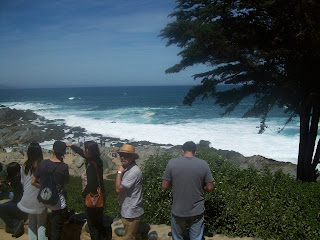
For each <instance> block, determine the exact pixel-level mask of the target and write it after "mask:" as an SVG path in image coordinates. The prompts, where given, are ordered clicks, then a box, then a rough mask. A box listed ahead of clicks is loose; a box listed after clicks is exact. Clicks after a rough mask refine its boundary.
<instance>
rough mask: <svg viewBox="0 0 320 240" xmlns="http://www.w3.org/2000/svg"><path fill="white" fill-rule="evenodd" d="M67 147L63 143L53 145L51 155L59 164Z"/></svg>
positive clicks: (57, 142) (58, 142)
mask: <svg viewBox="0 0 320 240" xmlns="http://www.w3.org/2000/svg"><path fill="white" fill-rule="evenodd" d="M66 148H67V145H66V144H65V143H64V142H61V141H56V142H54V144H53V154H54V155H55V156H56V158H58V159H59V160H60V161H61V162H63V156H64V155H65V154H66Z"/></svg>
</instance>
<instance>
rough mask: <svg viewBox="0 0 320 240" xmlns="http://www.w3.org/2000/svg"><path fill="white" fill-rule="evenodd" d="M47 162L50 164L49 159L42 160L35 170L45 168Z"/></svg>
mask: <svg viewBox="0 0 320 240" xmlns="http://www.w3.org/2000/svg"><path fill="white" fill-rule="evenodd" d="M48 161H49V162H50V160H49V159H43V160H41V161H40V162H39V164H38V167H37V168H41V167H42V166H45V165H46V164H48Z"/></svg>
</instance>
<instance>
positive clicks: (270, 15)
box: [160, 0, 320, 181]
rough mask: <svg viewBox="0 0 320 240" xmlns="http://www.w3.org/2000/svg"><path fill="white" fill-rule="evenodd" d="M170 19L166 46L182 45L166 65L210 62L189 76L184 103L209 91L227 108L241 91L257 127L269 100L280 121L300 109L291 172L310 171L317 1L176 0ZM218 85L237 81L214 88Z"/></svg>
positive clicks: (303, 174)
mask: <svg viewBox="0 0 320 240" xmlns="http://www.w3.org/2000/svg"><path fill="white" fill-rule="evenodd" d="M176 2H177V6H176V8H175V10H174V11H173V13H171V14H170V15H169V16H170V17H172V18H173V19H174V21H173V22H171V23H169V24H167V26H166V27H165V28H164V29H163V30H162V31H161V33H160V36H162V37H163V38H166V39H168V43H167V45H168V46H169V45H172V44H174V45H177V46H178V47H180V48H181V49H182V50H181V51H180V53H179V56H180V57H181V60H180V62H179V63H177V64H176V65H174V66H172V67H171V68H169V69H167V70H166V73H175V72H179V71H182V70H184V69H185V68H187V67H191V66H194V65H197V64H205V65H207V66H209V69H210V68H211V69H210V70H208V71H207V72H203V73H198V74H195V75H194V78H195V79H200V80H201V84H199V85H197V86H194V87H193V88H191V89H190V91H189V92H188V94H187V95H186V97H185V99H184V104H189V105H191V104H192V103H193V102H194V101H195V99H196V98H198V97H202V99H204V98H213V99H214V100H215V103H216V104H219V105H220V106H222V107H225V112H224V114H228V113H230V112H231V111H233V110H234V109H235V108H236V107H237V105H238V104H239V103H240V102H241V101H242V100H243V99H244V98H246V97H248V96H253V97H254V100H255V102H254V105H253V106H252V107H251V108H250V109H249V110H247V111H246V112H245V113H244V114H243V117H258V116H259V117H261V119H262V121H261V127H260V132H261V133H262V132H263V131H264V129H265V126H266V125H265V121H266V118H267V116H268V113H269V111H270V110H271V109H273V108H274V107H280V108H283V109H284V112H285V113H287V114H288V120H287V122H289V121H291V120H292V118H293V117H295V116H296V115H298V116H300V124H301V126H300V129H301V131H300V147H299V160H298V172H297V177H298V178H299V179H302V180H305V181H314V180H315V178H316V172H315V166H316V165H317V163H318V162H319V155H320V149H319V148H318V149H317V151H316V152H314V147H315V144H316V136H317V131H318V123H319V106H320V84H319V83H320V82H319V78H318V77H317V75H318V68H319V65H320V14H319V12H320V2H319V1H316V0H277V1H275V0H261V1H255V0H224V1H221V0H176ZM219 84H231V85H235V86H237V87H235V88H232V89H230V90H227V91H222V92H221V91H216V86H217V85H219Z"/></svg>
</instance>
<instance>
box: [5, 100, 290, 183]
mask: <svg viewBox="0 0 320 240" xmlns="http://www.w3.org/2000/svg"><path fill="white" fill-rule="evenodd" d="M57 122H58V123H57ZM80 138H81V139H84V138H86V139H90V138H93V139H95V140H96V141H97V142H98V143H100V144H101V146H102V147H103V151H105V155H108V152H107V151H109V150H110V148H115V149H118V148H119V147H121V146H122V144H123V143H130V144H132V145H134V146H135V147H136V152H137V153H138V154H139V155H140V160H139V163H140V164H142V163H143V161H144V160H146V159H147V158H148V157H149V156H150V155H158V154H162V153H164V152H171V153H173V154H177V155H179V154H180V149H181V146H173V145H171V144H168V145H164V144H156V143H151V142H148V141H139V142H130V141H129V140H128V139H119V138H112V137H107V136H102V135H101V134H92V135H89V134H88V133H86V132H85V129H83V128H80V127H73V128H72V127H69V126H67V125H65V123H64V122H63V120H55V121H51V120H48V119H45V118H44V117H41V116H39V115H37V114H35V113H34V112H33V111H31V110H25V111H24V110H16V109H10V108H8V107H6V106H3V105H0V146H1V147H2V148H5V149H11V150H10V152H12V153H10V154H9V153H5V154H4V153H2V154H0V162H2V163H4V164H7V162H9V161H10V159H11V160H12V159H21V157H22V158H23V157H24V152H25V149H26V146H27V145H28V144H29V143H30V142H40V143H42V142H45V141H49V142H50V141H51V142H53V141H55V140H63V141H72V142H75V143H78V142H79V139H80ZM209 144H210V143H209V142H207V141H200V143H199V145H202V146H209ZM106 146H108V147H106ZM21 149H22V150H21ZM211 149H212V151H214V152H216V153H218V154H219V155H221V156H224V157H225V158H226V159H228V160H229V161H230V162H231V163H233V164H236V165H238V166H240V168H249V167H253V168H256V169H263V168H268V169H269V170H270V171H271V172H275V171H277V170H279V169H282V170H283V172H285V173H287V174H290V175H291V176H293V177H295V175H296V165H295V164H292V163H288V162H279V161H275V160H273V159H268V158H265V157H263V156H259V155H254V156H251V157H245V156H243V155H242V154H240V153H238V152H235V151H228V150H221V149H215V148H211ZM48 154H49V153H48ZM10 155H12V156H10ZM21 155H22V156H21ZM75 164H76V163H75ZM78 165H79V161H78ZM76 175H77V174H76Z"/></svg>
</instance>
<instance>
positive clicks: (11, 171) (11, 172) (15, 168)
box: [7, 162, 20, 181]
mask: <svg viewBox="0 0 320 240" xmlns="http://www.w3.org/2000/svg"><path fill="white" fill-rule="evenodd" d="M18 172H20V165H19V163H17V162H11V163H9V164H8V166H7V179H8V180H9V181H12V180H13V178H14V176H16V175H17V173H18Z"/></svg>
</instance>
